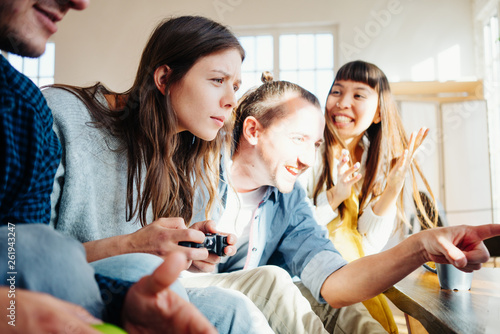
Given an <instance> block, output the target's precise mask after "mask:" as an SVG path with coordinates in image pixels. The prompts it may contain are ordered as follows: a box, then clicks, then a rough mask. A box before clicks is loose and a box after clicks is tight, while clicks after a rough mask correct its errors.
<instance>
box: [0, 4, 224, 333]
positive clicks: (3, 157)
mask: <svg viewBox="0 0 500 334" xmlns="http://www.w3.org/2000/svg"><path fill="white" fill-rule="evenodd" d="M87 5H88V0H0V49H2V50H4V51H7V52H11V53H15V54H19V55H21V56H25V57H39V56H40V55H41V54H42V53H43V52H44V51H45V44H46V42H47V39H48V38H49V37H50V36H51V35H52V34H53V33H55V32H56V31H57V26H56V23H57V22H58V21H60V20H62V18H63V17H64V15H65V14H66V13H67V12H68V11H69V10H70V9H76V10H82V9H84V8H86V7H87ZM0 132H1V134H0V270H1V272H0V278H1V283H0V305H2V310H4V312H5V314H2V317H1V318H2V320H1V321H0V332H2V333H59V332H67V331H72V332H78V333H98V332H97V331H96V330H94V329H93V328H92V327H91V326H89V324H96V323H99V322H101V320H99V319H98V318H100V319H104V320H105V321H108V322H112V323H115V324H117V325H120V326H122V327H125V328H126V329H127V330H128V331H129V332H130V333H134V332H136V333H143V332H148V333H156V332H166V331H168V332H188V333H213V332H215V329H214V328H213V327H212V326H211V325H210V323H209V322H208V320H206V319H205V318H203V316H202V315H201V313H199V312H198V311H197V310H196V308H195V307H194V306H193V305H191V304H189V303H188V302H187V301H185V300H184V299H182V298H180V297H179V296H178V295H176V294H173V293H172V291H171V290H170V289H168V287H169V286H170V285H171V284H172V283H173V282H174V280H175V279H176V278H177V276H178V274H179V272H180V271H181V270H182V269H183V268H184V266H185V263H186V259H185V257H184V256H183V255H182V254H171V255H170V257H168V259H167V260H166V261H165V263H164V264H163V265H161V266H160V267H159V268H158V269H157V271H155V273H153V274H152V275H151V276H147V277H145V278H143V279H142V280H141V281H139V282H138V283H137V284H135V285H132V283H129V282H123V281H118V280H112V279H110V278H107V277H103V276H99V275H95V277H94V272H93V269H92V268H91V267H90V266H89V264H88V263H87V260H86V256H85V251H84V248H83V246H82V245H81V244H80V243H79V242H77V241H76V240H74V239H72V238H69V237H67V236H64V235H62V234H60V233H58V232H56V231H55V230H54V229H52V228H51V227H49V226H48V223H49V221H50V194H51V192H52V185H53V182H54V175H55V172H56V170H57V167H58V165H59V161H60V158H61V146H60V143H59V141H58V139H57V136H56V134H55V133H54V131H53V130H52V114H51V111H50V109H49V108H48V106H47V104H46V101H45V99H44V97H43V96H42V94H41V92H40V90H39V89H38V87H36V86H35V85H34V84H33V82H31V80H30V79H28V78H27V77H26V76H24V75H23V74H21V73H19V72H18V71H17V70H16V69H14V68H13V67H12V66H11V65H10V64H9V62H8V61H7V60H6V59H5V58H4V57H3V56H2V55H0ZM167 262H168V263H167ZM104 297H105V298H104ZM4 306H5V307H4ZM179 314H181V315H179ZM5 315H6V316H5Z"/></svg>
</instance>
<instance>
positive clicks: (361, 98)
mask: <svg viewBox="0 0 500 334" xmlns="http://www.w3.org/2000/svg"><path fill="white" fill-rule="evenodd" d="M326 117H327V118H328V121H329V122H332V123H333V125H334V127H335V128H336V130H337V133H338V135H339V137H340V138H341V139H342V140H343V141H344V142H345V143H346V144H348V145H349V144H351V143H354V144H355V145H357V143H358V142H359V140H361V138H362V137H363V134H364V132H365V131H366V130H367V129H368V128H369V127H370V125H372V124H373V123H379V122H380V113H379V111H378V93H377V92H376V91H375V89H373V88H371V87H370V86H368V85H367V84H364V83H361V82H356V81H348V80H339V81H336V82H335V83H334V85H333V86H332V89H331V91H330V94H329V95H328V99H327V101H326Z"/></svg>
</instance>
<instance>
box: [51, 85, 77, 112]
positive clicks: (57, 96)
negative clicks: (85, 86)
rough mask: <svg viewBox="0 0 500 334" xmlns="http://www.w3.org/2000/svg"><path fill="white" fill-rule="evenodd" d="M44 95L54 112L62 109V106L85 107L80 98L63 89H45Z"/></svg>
mask: <svg viewBox="0 0 500 334" xmlns="http://www.w3.org/2000/svg"><path fill="white" fill-rule="evenodd" d="M42 94H43V96H44V97H45V99H46V100H47V103H48V104H49V106H50V108H51V109H52V110H56V109H61V106H67V105H84V104H83V102H82V101H81V100H80V98H79V97H78V96H76V95H75V94H74V93H72V92H70V91H68V90H66V89H63V88H57V87H48V88H44V89H43V90H42Z"/></svg>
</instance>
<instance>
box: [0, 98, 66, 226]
mask: <svg viewBox="0 0 500 334" xmlns="http://www.w3.org/2000/svg"><path fill="white" fill-rule="evenodd" d="M37 98H38V101H36V102H39V103H38V104H37V105H35V106H32V105H30V104H28V103H23V102H22V101H18V102H12V103H10V104H7V105H3V106H2V110H0V131H1V132H2V137H3V138H2V140H1V142H2V145H1V146H2V149H0V153H1V154H0V155H1V156H2V158H1V160H0V173H2V181H0V182H1V184H0V189H1V191H0V193H1V195H0V202H1V203H2V206H3V208H2V211H5V210H4V209H5V208H9V210H8V211H9V212H8V213H7V214H6V215H5V216H4V217H2V220H4V219H6V220H8V221H11V222H19V223H44V224H47V223H49V220H50V193H51V191H52V184H53V178H54V174H55V171H56V168H57V165H58V163H59V159H60V154H61V147H60V144H59V141H58V139H57V137H56V135H55V133H54V132H53V131H52V117H51V113H50V110H49V109H48V107H47V105H46V104H45V101H44V100H43V99H41V97H38V96H37ZM35 100H36V99H35ZM2 102H5V101H2Z"/></svg>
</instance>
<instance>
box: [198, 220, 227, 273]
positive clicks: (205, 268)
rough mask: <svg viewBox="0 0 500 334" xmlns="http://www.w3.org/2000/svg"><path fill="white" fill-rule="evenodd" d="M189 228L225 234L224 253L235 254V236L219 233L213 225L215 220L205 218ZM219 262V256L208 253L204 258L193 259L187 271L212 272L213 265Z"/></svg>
mask: <svg viewBox="0 0 500 334" xmlns="http://www.w3.org/2000/svg"><path fill="white" fill-rule="evenodd" d="M190 228H191V229H195V230H199V231H201V232H203V233H204V234H206V233H212V234H216V233H219V234H221V235H225V236H227V243H228V246H226V247H225V248H224V254H225V255H227V256H233V255H234V254H236V246H235V244H236V236H235V235H234V234H227V233H221V232H219V231H217V229H216V227H215V222H214V221H213V220H206V221H202V222H198V223H195V224H193V225H192V226H191V227H190ZM219 262H220V256H218V255H216V254H213V253H208V257H207V258H206V259H200V260H198V261H193V264H192V266H191V268H189V271H191V272H212V271H214V270H215V265H216V264H218V263H219Z"/></svg>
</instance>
